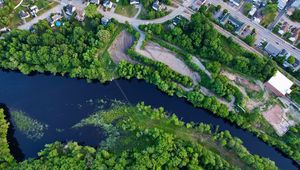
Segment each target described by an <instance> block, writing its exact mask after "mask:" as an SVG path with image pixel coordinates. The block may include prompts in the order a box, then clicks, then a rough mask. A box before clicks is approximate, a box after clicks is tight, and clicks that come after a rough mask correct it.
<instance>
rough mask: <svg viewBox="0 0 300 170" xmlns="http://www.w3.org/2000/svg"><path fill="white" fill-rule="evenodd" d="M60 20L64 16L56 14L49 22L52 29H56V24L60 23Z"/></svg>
mask: <svg viewBox="0 0 300 170" xmlns="http://www.w3.org/2000/svg"><path fill="white" fill-rule="evenodd" d="M60 19H62V16H61V14H54V15H52V16H51V17H50V21H49V24H50V26H51V27H54V26H55V23H56V22H57V21H59V20H60Z"/></svg>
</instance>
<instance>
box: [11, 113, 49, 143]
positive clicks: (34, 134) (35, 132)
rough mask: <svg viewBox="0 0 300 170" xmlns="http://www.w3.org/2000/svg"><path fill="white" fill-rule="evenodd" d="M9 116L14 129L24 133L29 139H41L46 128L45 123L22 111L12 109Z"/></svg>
mask: <svg viewBox="0 0 300 170" xmlns="http://www.w3.org/2000/svg"><path fill="white" fill-rule="evenodd" d="M11 116H12V119H13V122H14V124H15V126H16V129H18V130H19V131H20V132H21V133H23V134H25V135H26V137H27V138H29V139H33V140H37V139H41V138H42V137H43V136H44V131H45V130H47V129H48V125H47V124H43V123H41V122H39V121H38V120H36V119H33V118H31V117H29V116H28V115H27V114H26V113H25V112H23V111H12V112H11Z"/></svg>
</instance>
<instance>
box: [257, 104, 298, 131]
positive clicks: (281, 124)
mask: <svg viewBox="0 0 300 170" xmlns="http://www.w3.org/2000/svg"><path fill="white" fill-rule="evenodd" d="M263 116H264V118H265V119H266V120H267V121H268V122H269V123H270V124H271V125H272V127H273V128H274V129H275V131H276V133H277V134H278V135H279V136H282V135H284V134H285V133H286V132H287V131H288V129H289V126H291V125H293V124H294V122H293V121H292V120H289V119H288V117H287V116H286V114H285V111H284V110H283V109H282V108H281V107H280V106H279V105H275V106H272V107H271V108H270V109H268V110H267V111H265V112H263Z"/></svg>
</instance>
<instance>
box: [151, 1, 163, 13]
mask: <svg viewBox="0 0 300 170" xmlns="http://www.w3.org/2000/svg"><path fill="white" fill-rule="evenodd" d="M152 9H154V10H155V11H160V10H161V5H160V3H159V1H158V0H156V1H154V3H153V4H152Z"/></svg>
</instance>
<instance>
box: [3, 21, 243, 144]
mask: <svg viewBox="0 0 300 170" xmlns="http://www.w3.org/2000/svg"><path fill="white" fill-rule="evenodd" d="M112 27H113V26H112ZM91 28H94V29H96V28H95V27H93V26H90V27H89V29H91ZM65 29H66V28H62V30H59V31H69V32H68V33H70V34H72V36H70V37H68V36H67V38H66V39H67V41H66V42H67V43H66V44H62V45H61V46H65V45H67V47H69V48H70V49H72V50H74V47H73V46H72V45H73V44H72V43H70V44H68V43H69V39H72V38H75V40H77V38H79V39H80V38H83V37H84V36H83V34H82V33H83V32H84V31H87V30H86V29H87V28H85V29H84V31H82V30H81V29H80V28H78V27H76V28H75V27H70V28H69V27H68V29H66V30H65ZM73 29H74V30H73ZM106 29H108V30H109V29H112V28H110V27H107V28H105V29H101V30H93V31H91V30H89V31H87V32H88V35H90V34H92V35H90V37H91V39H92V40H94V39H96V38H97V37H96V36H95V35H94V34H96V35H97V34H98V31H101V34H107V30H106ZM75 30H76V31H75ZM40 31H41V33H42V34H43V35H45V33H44V30H40ZM101 34H100V33H99V35H101ZM27 35H31V34H28V32H27V33H26V36H27ZM54 35H55V34H54ZM45 36H46V35H45ZM100 37H102V38H103V37H105V36H100ZM31 38H35V37H34V35H33V36H32V37H30V38H28V39H29V40H30V41H29V40H28V42H31V40H34V39H31ZM85 38H87V37H85ZM87 39H88V38H87ZM8 40H9V39H8ZM56 40H57V39H56ZM105 40H107V39H102V41H101V42H104V41H105ZM112 40H113V39H110V41H109V42H112ZM86 41H87V40H86ZM8 42H9V41H8ZM28 42H23V43H25V44H26V43H28ZM71 42H72V41H71ZM31 43H34V41H33V42H31ZM50 43H51V42H50ZM78 43H81V41H78ZM98 43H99V42H98ZM98 43H97V41H95V43H92V44H91V45H92V46H95V47H98V48H99V46H101V44H98ZM14 45H15V44H13V45H12V46H14ZM88 45H89V43H86V42H85V41H84V44H83V46H80V47H82V48H76V50H75V51H76V53H74V54H73V53H72V55H71V56H73V55H75V56H79V58H76V57H75V59H74V58H72V57H71V63H68V62H67V61H68V60H67V59H68V58H67V56H66V55H67V54H68V53H66V54H65V55H64V56H63V57H57V56H55V57H53V56H52V55H50V56H49V54H47V55H46V54H45V53H43V54H45V55H41V56H39V57H41V58H38V59H37V60H36V58H34V57H33V58H34V60H31V59H30V60H29V61H25V63H26V64H23V63H22V62H23V61H20V63H22V64H20V65H14V64H15V62H12V61H10V60H8V58H10V59H12V57H8V56H11V55H12V54H10V53H9V52H8V53H5V55H4V54H3V56H4V57H3V58H2V59H3V60H5V61H6V62H8V64H7V63H4V64H5V65H4V67H11V68H13V69H20V70H21V71H22V72H23V73H28V71H32V70H36V71H40V72H44V71H45V70H44V67H45V68H46V70H50V72H51V73H54V74H56V73H61V74H63V75H64V74H68V72H70V77H76V78H87V79H96V80H100V81H103V80H104V79H103V74H105V73H111V72H109V71H108V70H107V69H106V65H105V67H104V66H103V65H102V64H103V63H102V64H101V63H99V62H103V61H105V62H104V63H107V64H108V66H110V65H113V64H112V63H113V62H111V59H110V58H109V56H108V55H103V56H104V57H103V56H99V58H97V57H95V55H94V54H95V53H94V52H95V51H97V50H96V48H92V49H89V46H88ZM98 45H99V46H98ZM102 45H103V44H102ZM10 47H11V46H10ZM76 47H77V46H76ZM101 47H102V46H101ZM106 47H107V46H106ZM4 49H5V48H4ZM16 49H19V50H20V47H18V46H17V48H16ZM42 49H43V50H44V48H43V47H42V46H38V47H36V50H37V51H39V50H40V51H39V52H43V50H42ZM102 49H103V48H102ZM104 49H106V48H104ZM77 50H78V51H77ZM34 52H35V51H33V53H34ZM82 52H83V53H82ZM24 55H25V54H24ZM81 55H82V56H81ZM56 57H57V59H58V61H56V60H54V61H55V62H53V60H52V59H53V58H55V59H56ZM101 57H103V58H101ZM136 57H139V56H136ZM47 58H49V59H48V60H49V62H48V60H47ZM15 59H16V60H20V59H19V58H15ZM45 59H46V61H47V62H46V63H45V61H44V60H45ZM102 59H103V60H102ZM78 60H79V61H81V62H82V63H79V65H78V63H77V62H78ZM35 62H40V63H39V64H36V63H35ZM52 62H53V63H52ZM56 62H57V63H56ZM60 62H62V63H60ZM65 62H66V63H65ZM140 62H142V63H143V64H142V65H125V64H124V63H123V66H124V67H123V68H122V69H120V66H118V69H119V70H118V71H119V73H120V72H122V71H124V73H123V74H120V75H121V77H127V78H134V77H137V78H139V79H145V80H146V81H147V82H149V83H151V84H156V85H157V86H158V87H159V89H160V90H162V91H164V92H166V93H167V94H169V95H178V96H179V97H184V98H187V99H188V101H191V102H192V103H193V104H194V105H195V106H197V107H202V108H206V109H209V110H211V111H212V112H214V113H215V114H217V115H218V116H221V117H223V118H224V117H229V118H230V119H239V118H240V117H236V116H238V115H236V114H235V113H231V112H228V110H226V107H225V106H224V105H222V104H220V103H218V101H217V100H216V99H215V98H214V97H207V96H204V95H203V94H201V92H199V91H197V89H196V90H195V91H192V92H191V93H186V92H185V91H184V90H183V89H182V88H181V87H182V86H179V84H181V85H183V86H186V87H191V86H192V83H191V82H192V81H191V80H189V78H188V77H185V76H182V75H180V74H178V73H176V72H174V71H172V70H171V69H170V68H168V67H167V66H166V65H163V64H161V63H158V62H153V61H152V62H151V61H146V60H145V59H141V60H140ZM56 64H58V66H57V65H56ZM60 64H62V65H60ZM70 64H71V65H70ZM72 64H75V66H76V67H73V65H72ZM76 64H77V65H76ZM81 64H83V67H81ZM85 66H87V68H84V67H85ZM41 67H42V68H41ZM113 68H116V67H113ZM27 69H29V70H27ZM56 69H59V70H56ZM135 69H136V70H135ZM70 70H71V71H70ZM158 70H159V71H158ZM51 84H52V82H51ZM120 89H121V88H120ZM74 93H76V92H74ZM124 94H126V93H123V95H124ZM136 95H140V94H136ZM57 97H58V98H59V97H60V96H57ZM126 98H127V97H126ZM233 122H234V121H233ZM239 125H240V124H239ZM246 140H247V139H246Z"/></svg>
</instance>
